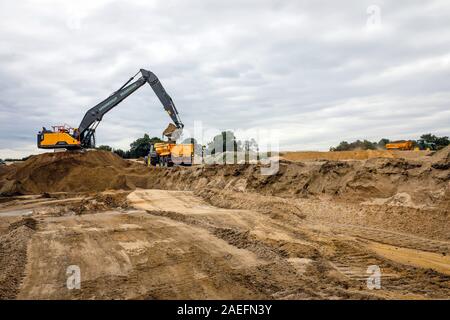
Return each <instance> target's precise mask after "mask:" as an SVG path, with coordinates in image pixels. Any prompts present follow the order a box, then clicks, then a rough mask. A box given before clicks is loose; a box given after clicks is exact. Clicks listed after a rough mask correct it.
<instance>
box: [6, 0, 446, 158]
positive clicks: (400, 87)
mask: <svg viewBox="0 0 450 320" xmlns="http://www.w3.org/2000/svg"><path fill="white" fill-rule="evenodd" d="M449 21H450V1H446V0H440V1H422V0H420V1H419V0H407V1H405V0H403V1H402V0H395V1H394V0H391V1H377V2H374V0H372V1H364V0H352V1H332V0H330V1H325V0H316V1H299V0H292V1H290V0H282V1H278V0H272V1H267V0H227V1H224V0H222V1H214V0H211V1H204V0H190V1H182V0H179V1H175V0H164V1H159V0H127V1H109V0H89V1H85V0H78V1H53V0H39V1H32V0H21V1H0V158H7V157H23V156H26V155H29V154H36V153H38V152H40V151H39V150H38V149H37V146H36V134H37V132H38V131H39V130H41V128H42V127H43V126H45V127H47V128H49V127H51V126H52V125H59V124H68V125H70V126H72V127H77V126H78V125H79V123H80V121H81V119H82V118H83V115H84V113H85V112H86V111H87V110H88V109H89V108H91V107H92V106H94V105H95V104H97V103H99V102H100V101H102V100H103V99H105V98H107V97H108V96H109V95H110V94H111V93H113V92H114V91H115V90H117V89H118V88H119V87H120V86H121V85H122V84H123V83H124V82H125V81H127V80H128V78H129V77H130V76H132V75H134V74H135V73H136V72H137V71H138V70H139V69H140V68H144V69H148V70H151V71H153V72H154V73H155V74H156V75H157V76H158V77H159V79H160V80H161V82H162V84H163V86H164V87H165V89H166V91H167V92H168V93H169V94H170V96H171V97H172V99H173V101H174V102H175V105H176V106H177V108H178V111H179V113H180V116H181V119H182V120H183V122H184V124H185V128H186V132H185V134H193V132H196V130H197V131H198V127H199V126H200V125H201V127H202V128H203V129H202V130H201V131H200V132H202V134H201V136H202V137H200V141H201V142H207V140H208V139H210V138H211V137H212V136H213V135H214V133H215V132H219V131H220V130H234V131H236V132H237V133H242V135H244V133H245V132H247V133H248V132H257V133H258V135H259V136H262V137H267V136H268V135H271V136H274V137H277V139H278V145H279V148H280V149H281V150H328V149H329V147H330V146H334V145H337V144H338V143H339V142H340V141H343V140H347V141H353V140H356V139H368V140H371V141H378V140H380V139H381V138H389V139H393V140H395V139H417V138H418V137H419V136H420V135H421V134H423V133H433V134H436V135H447V136H449V135H450V126H449V124H450V106H449V101H450V90H449V89H450V81H449V80H450V28H449V27H448V26H449ZM169 121H170V118H169V117H168V115H167V114H166V113H165V112H164V111H163V108H162V106H161V104H160V102H159V100H157V98H156V96H155V94H154V93H153V91H152V90H151V89H150V87H148V86H144V87H142V88H140V89H139V90H138V91H136V92H135V93H134V94H133V95H132V96H130V97H129V98H128V99H127V100H125V101H124V102H122V103H121V104H120V105H118V106H117V107H116V108H114V109H113V110H112V111H110V112H109V113H108V114H107V115H105V117H104V118H103V121H102V122H101V124H100V125H99V127H98V129H97V144H98V145H99V144H107V145H110V146H112V147H114V148H122V149H128V148H129V144H130V143H131V142H132V141H134V140H135V139H136V138H138V137H141V136H142V135H143V134H144V133H148V134H150V136H161V133H162V131H163V129H164V128H165V127H166V126H167V124H168V123H169ZM195 126H196V127H197V129H195V128H194V127H195ZM238 138H240V136H239V134H238Z"/></svg>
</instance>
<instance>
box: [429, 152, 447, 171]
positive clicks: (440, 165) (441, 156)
mask: <svg viewBox="0 0 450 320" xmlns="http://www.w3.org/2000/svg"><path fill="white" fill-rule="evenodd" d="M431 158H432V162H433V165H432V167H433V168H435V169H441V170H446V169H449V168H450V146H447V147H445V148H444V149H442V150H439V151H438V152H436V153H435V154H433V156H432V157H431Z"/></svg>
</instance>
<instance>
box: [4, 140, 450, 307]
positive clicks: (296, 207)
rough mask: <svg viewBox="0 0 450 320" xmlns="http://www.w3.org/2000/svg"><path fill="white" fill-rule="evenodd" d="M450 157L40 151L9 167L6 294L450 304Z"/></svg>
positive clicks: (6, 172) (448, 154) (6, 181)
mask: <svg viewBox="0 0 450 320" xmlns="http://www.w3.org/2000/svg"><path fill="white" fill-rule="evenodd" d="M449 163H450V148H447V149H444V150H441V151H440V152H438V153H436V154H434V155H430V156H424V157H418V158H414V159H403V158H371V159H365V160H345V161H336V160H318V159H315V160H311V161H307V162H301V161H300V162H297V161H296V162H290V161H285V160H284V161H282V162H281V163H280V168H279V171H278V172H277V173H276V174H275V175H271V176H263V175H261V174H260V170H261V166H259V165H225V166H222V165H205V166H195V167H191V168H189V167H174V168H159V167H157V168H153V167H151V168H148V167H145V166H144V165H142V164H141V163H136V162H131V161H126V160H123V159H121V158H119V157H117V156H116V155H114V154H112V153H109V152H102V151H92V152H85V153H69V152H67V153H47V154H43V155H39V156H34V157H32V158H30V159H29V160H27V161H25V162H23V163H17V164H13V165H11V166H8V168H6V169H5V170H3V171H2V172H0V193H1V194H2V196H1V197H0V238H1V241H0V298H2V299H14V298H24V299H48V298H58V299H80V298H88V299H92V298H94V299H130V298H131V299H136V298H137V299H168V298H176V299H182V298H188V299H189V298H192V299H205V298H206V299H215V298H223V299H235V298H240V299H348V298H353V299H368V298H369V299H370V298H375V299H379V298H381V299H390V298H398V299H409V298H413V299H429V298H444V299H448V298H449V297H450V261H449V254H450V232H449V231H450V219H449V211H450V209H449V208H450V185H449V184H450V166H449ZM71 265H76V266H79V267H80V270H81V289H79V290H77V289H75V290H69V289H68V288H67V287H66V281H67V274H66V271H67V267H68V266H71ZM373 265H376V266H378V267H379V268H380V269H381V275H382V277H381V289H379V290H370V289H369V288H368V287H367V277H368V273H367V268H368V267H369V266H373Z"/></svg>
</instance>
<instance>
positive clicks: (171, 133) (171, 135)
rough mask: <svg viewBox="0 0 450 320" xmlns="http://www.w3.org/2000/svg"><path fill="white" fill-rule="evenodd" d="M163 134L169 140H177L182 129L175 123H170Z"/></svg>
mask: <svg viewBox="0 0 450 320" xmlns="http://www.w3.org/2000/svg"><path fill="white" fill-rule="evenodd" d="M163 135H164V136H166V137H167V138H168V139H169V140H173V141H174V140H177V139H178V138H179V137H180V136H181V129H178V128H177V127H176V126H175V125H174V124H173V123H169V125H168V126H167V128H166V129H165V130H164V131H163Z"/></svg>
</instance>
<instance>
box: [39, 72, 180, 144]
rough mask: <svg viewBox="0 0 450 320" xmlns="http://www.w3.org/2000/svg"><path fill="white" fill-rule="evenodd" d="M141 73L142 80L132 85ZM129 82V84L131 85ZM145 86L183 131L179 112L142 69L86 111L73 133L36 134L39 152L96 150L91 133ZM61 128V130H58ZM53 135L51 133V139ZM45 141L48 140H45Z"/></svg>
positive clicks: (59, 131) (153, 77)
mask: <svg viewBox="0 0 450 320" xmlns="http://www.w3.org/2000/svg"><path fill="white" fill-rule="evenodd" d="M139 73H141V77H140V78H139V79H138V80H136V81H134V82H132V81H133V80H134V78H135V77H136V76H137V75H138V74H139ZM130 82H131V84H130ZM145 83H148V84H149V85H150V87H152V89H153V91H154V92H155V94H156V96H157V97H158V99H159V101H161V103H162V105H163V107H164V109H165V110H166V111H167V113H168V114H169V116H170V117H171V118H172V121H173V122H174V123H175V126H176V127H177V128H178V129H182V128H183V126H184V125H183V123H182V122H181V119H180V117H179V115H178V111H177V109H176V107H175V104H174V103H173V100H172V98H171V97H170V96H169V95H168V94H167V92H166V90H165V89H164V87H163V86H162V84H161V82H160V81H159V79H158V77H156V75H155V74H154V73H153V72H151V71H148V70H144V69H141V70H140V71H139V72H138V73H137V74H136V75H135V76H133V77H131V78H130V79H129V80H128V81H127V82H126V83H125V84H124V85H123V86H122V87H121V88H120V89H119V90H117V91H116V92H114V93H113V94H112V95H110V96H109V97H108V98H106V99H105V100H103V101H102V102H100V103H99V104H97V105H95V106H94V107H92V108H91V109H89V110H88V111H87V112H86V114H85V115H84V117H83V120H81V123H80V125H79V126H78V128H77V129H74V130H73V132H69V131H67V132H66V131H65V129H58V130H56V131H57V132H51V131H50V132H49V131H48V130H45V129H44V130H43V131H42V132H39V134H38V147H39V148H67V149H73V148H91V147H94V146H95V140H94V133H95V129H96V128H97V126H98V124H99V123H100V121H101V120H102V119H103V116H104V115H105V114H106V113H108V112H109V111H110V110H111V109H113V108H114V107H115V106H117V105H118V104H119V103H121V102H122V101H123V100H125V99H126V98H127V97H129V96H130V95H131V94H132V93H133V92H135V91H136V90H137V89H139V88H140V87H142V86H143V85H144V84H145ZM58 128H62V127H58ZM52 133H54V134H53V135H52ZM46 138H48V139H46Z"/></svg>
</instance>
